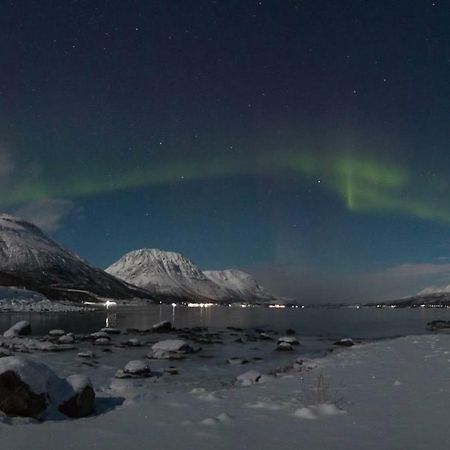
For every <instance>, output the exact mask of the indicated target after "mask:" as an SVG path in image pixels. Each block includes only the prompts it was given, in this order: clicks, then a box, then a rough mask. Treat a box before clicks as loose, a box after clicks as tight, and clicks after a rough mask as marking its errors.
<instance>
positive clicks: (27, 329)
mask: <svg viewBox="0 0 450 450" xmlns="http://www.w3.org/2000/svg"><path fill="white" fill-rule="evenodd" d="M28 334H31V325H30V323H29V322H27V321H26V320H21V321H20V322H17V323H15V324H14V325H13V326H12V327H11V328H9V329H8V330H6V331H5V332H4V333H3V337H6V338H13V337H17V336H26V335H28Z"/></svg>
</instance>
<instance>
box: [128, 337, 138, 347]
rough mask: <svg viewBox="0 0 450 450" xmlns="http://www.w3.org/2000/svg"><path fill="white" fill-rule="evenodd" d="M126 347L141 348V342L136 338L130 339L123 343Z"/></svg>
mask: <svg viewBox="0 0 450 450" xmlns="http://www.w3.org/2000/svg"><path fill="white" fill-rule="evenodd" d="M125 345H126V346H127V347H142V342H141V341H140V340H139V339H136V338H130V339H128V341H126V342H125Z"/></svg>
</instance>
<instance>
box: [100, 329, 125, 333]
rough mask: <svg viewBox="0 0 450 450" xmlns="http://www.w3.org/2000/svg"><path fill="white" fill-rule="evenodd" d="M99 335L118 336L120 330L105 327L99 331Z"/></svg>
mask: <svg viewBox="0 0 450 450" xmlns="http://www.w3.org/2000/svg"><path fill="white" fill-rule="evenodd" d="M100 332H101V333H106V334H120V330H119V329H118V328H112V327H105V328H102V329H101V330H100Z"/></svg>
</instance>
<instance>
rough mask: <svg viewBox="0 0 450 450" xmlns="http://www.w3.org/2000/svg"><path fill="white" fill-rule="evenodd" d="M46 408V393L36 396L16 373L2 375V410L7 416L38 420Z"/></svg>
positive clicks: (9, 372) (0, 385) (0, 390)
mask: <svg viewBox="0 0 450 450" xmlns="http://www.w3.org/2000/svg"><path fill="white" fill-rule="evenodd" d="M46 407H47V398H46V395H45V393H42V394H35V393H34V392H33V391H32V390H31V389H30V388H29V386H28V385H27V384H26V383H24V382H23V381H22V380H21V379H20V378H19V376H18V375H17V374H16V373H15V372H14V371H6V372H3V373H2V374H0V410H1V411H3V412H4V413H5V414H6V415H8V416H22V417H35V418H36V417H38V416H39V415H40V414H41V413H42V412H43V411H44V410H45V409H46Z"/></svg>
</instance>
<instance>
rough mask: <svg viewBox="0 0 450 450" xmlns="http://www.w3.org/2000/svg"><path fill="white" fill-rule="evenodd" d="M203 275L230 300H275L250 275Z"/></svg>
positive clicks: (227, 272)
mask: <svg viewBox="0 0 450 450" xmlns="http://www.w3.org/2000/svg"><path fill="white" fill-rule="evenodd" d="M203 273H204V274H205V275H206V276H207V277H208V278H209V279H210V280H211V281H213V282H214V283H215V284H217V285H218V286H220V287H221V288H222V289H223V290H224V291H225V292H226V293H227V295H228V296H229V297H230V298H233V297H235V298H238V299H241V298H242V299H247V300H248V301H255V302H273V301H275V300H276V297H274V296H273V295H271V294H269V293H268V292H267V291H266V290H265V289H264V288H263V287H262V286H260V285H259V284H258V283H257V282H256V280H255V279H254V278H253V277H252V276H251V275H250V274H248V273H246V272H242V271H241V270H237V269H227V270H207V271H205V272H203Z"/></svg>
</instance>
